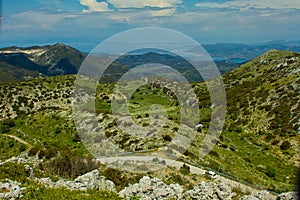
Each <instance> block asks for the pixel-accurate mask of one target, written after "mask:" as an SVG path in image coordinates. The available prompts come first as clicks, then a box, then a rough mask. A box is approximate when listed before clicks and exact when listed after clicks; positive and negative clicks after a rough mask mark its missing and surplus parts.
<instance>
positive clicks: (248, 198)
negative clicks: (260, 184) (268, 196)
mask: <svg viewBox="0 0 300 200" xmlns="http://www.w3.org/2000/svg"><path fill="white" fill-rule="evenodd" d="M239 200H259V198H256V197H254V196H251V195H244V196H242V197H240V198H239Z"/></svg>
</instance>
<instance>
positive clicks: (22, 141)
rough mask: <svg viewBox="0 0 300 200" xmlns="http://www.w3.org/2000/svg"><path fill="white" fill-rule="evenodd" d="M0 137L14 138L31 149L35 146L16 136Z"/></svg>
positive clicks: (5, 135) (6, 135)
mask: <svg viewBox="0 0 300 200" xmlns="http://www.w3.org/2000/svg"><path fill="white" fill-rule="evenodd" d="M0 136H4V137H8V138H12V139H14V140H16V141H17V142H20V143H22V144H24V145H26V146H27V147H29V148H32V147H33V146H32V145H31V144H29V143H28V142H26V141H25V140H22V139H21V138H19V137H17V136H14V135H9V134H0Z"/></svg>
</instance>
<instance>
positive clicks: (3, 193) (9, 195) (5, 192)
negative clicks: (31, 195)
mask: <svg viewBox="0 0 300 200" xmlns="http://www.w3.org/2000/svg"><path fill="white" fill-rule="evenodd" d="M5 181H6V182H5V183H2V182H0V199H19V198H22V197H23V195H22V191H23V189H24V188H22V187H20V185H21V184H20V183H18V182H17V181H12V180H9V179H6V180H5Z"/></svg>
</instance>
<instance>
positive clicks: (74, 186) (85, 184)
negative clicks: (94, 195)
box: [35, 169, 116, 192]
mask: <svg viewBox="0 0 300 200" xmlns="http://www.w3.org/2000/svg"><path fill="white" fill-rule="evenodd" d="M35 180H36V181H37V182H38V183H41V184H43V185H46V186H48V187H50V188H60V187H64V188H67V189H69V190H80V191H87V190H89V189H94V190H103V191H111V192H116V188H115V184H114V183H113V182H112V181H110V180H107V179H106V178H105V177H104V176H100V173H99V171H98V170H97V169H96V170H93V171H91V172H88V173H86V174H84V175H82V176H79V177H77V178H76V179H75V180H74V181H70V180H63V179H61V180H59V181H57V182H54V181H52V180H51V179H50V178H35Z"/></svg>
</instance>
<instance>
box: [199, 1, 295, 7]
mask: <svg viewBox="0 0 300 200" xmlns="http://www.w3.org/2000/svg"><path fill="white" fill-rule="evenodd" d="M195 5H196V6H198V7H207V8H239V9H250V8H257V9H267V8H271V9H300V1H299V0H263V1H262V0H233V1H227V2H223V3H213V2H205V3H196V4H195Z"/></svg>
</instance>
